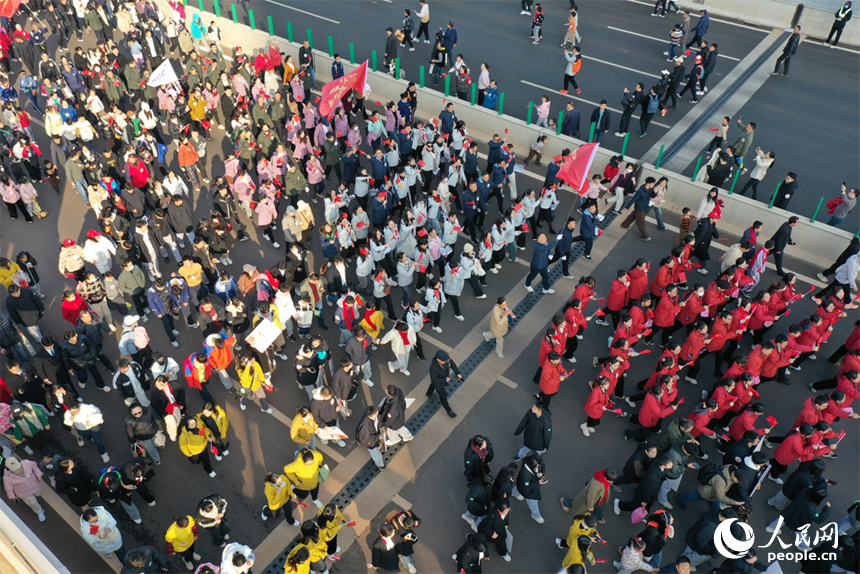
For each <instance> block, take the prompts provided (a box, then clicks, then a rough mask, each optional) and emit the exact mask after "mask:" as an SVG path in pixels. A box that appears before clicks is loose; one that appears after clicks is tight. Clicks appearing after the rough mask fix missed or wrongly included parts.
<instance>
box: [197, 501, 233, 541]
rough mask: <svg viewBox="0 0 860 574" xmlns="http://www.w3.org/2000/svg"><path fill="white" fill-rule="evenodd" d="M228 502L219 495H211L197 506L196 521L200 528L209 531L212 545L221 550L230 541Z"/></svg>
mask: <svg viewBox="0 0 860 574" xmlns="http://www.w3.org/2000/svg"><path fill="white" fill-rule="evenodd" d="M226 515H227V500H225V499H224V497H223V496H221V495H219V494H210V495H209V496H207V497H206V498H204V499H203V500H201V501H200V502H199V503H198V504H197V512H196V513H195V516H194V519H195V520H196V521H197V525H198V526H199V527H200V528H205V529H206V530H208V531H209V535H210V536H211V537H212V544H214V545H215V546H217V547H219V548H224V547H225V546H226V545H227V542H226V541H227V540H230V523H229V522H227V518H226Z"/></svg>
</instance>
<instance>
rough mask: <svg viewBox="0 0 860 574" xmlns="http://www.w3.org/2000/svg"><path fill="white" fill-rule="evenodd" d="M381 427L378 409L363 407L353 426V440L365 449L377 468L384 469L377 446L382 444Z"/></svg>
mask: <svg viewBox="0 0 860 574" xmlns="http://www.w3.org/2000/svg"><path fill="white" fill-rule="evenodd" d="M382 433H383V428H382V424H381V422H380V418H379V409H378V408H376V407H374V406H372V405H371V406H369V407H367V409H365V411H364V414H363V415H362V416H361V420H360V421H358V426H357V427H356V428H355V440H356V441H357V442H358V444H360V445H361V446H363V447H364V448H366V449H367V452H368V453H370V458H371V459H373V463H374V464H375V465H376V468H378V469H379V470H385V461H384V460H382V453H381V452H379V447H380V446H381V445H382Z"/></svg>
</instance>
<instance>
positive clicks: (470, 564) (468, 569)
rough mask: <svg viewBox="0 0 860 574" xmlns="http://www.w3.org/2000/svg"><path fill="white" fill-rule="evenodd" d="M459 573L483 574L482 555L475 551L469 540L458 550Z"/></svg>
mask: <svg viewBox="0 0 860 574" xmlns="http://www.w3.org/2000/svg"><path fill="white" fill-rule="evenodd" d="M456 558H457V571H458V572H465V573H466V574H481V573H482V572H483V570H482V569H481V562H482V560H483V559H482V558H481V553H480V552H478V551H477V550H475V548H474V547H473V546H472V543H471V542H470V541H468V540H466V542H465V543H464V544H463V546H461V547H460V549H459V550H457V554H456Z"/></svg>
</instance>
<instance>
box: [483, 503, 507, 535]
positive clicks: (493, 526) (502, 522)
mask: <svg viewBox="0 0 860 574" xmlns="http://www.w3.org/2000/svg"><path fill="white" fill-rule="evenodd" d="M506 524H507V520H506V518H505V517H504V516H502V515H500V514H499V510H498V509H497V508H496V507H495V506H494V507H493V508H492V509H491V510H490V511H489V512H488V513H487V517H486V518H484V519H483V520H482V521H481V524H479V525H478V533H479V534H483V535H484V537H485V538H486V539H487V542H489V541H490V540H494V538H493V534H496V535H497V536H496V538H495V539H499V538H501V539H502V540H504V539H505V537H506V536H507V533H506V531H505V526H506Z"/></svg>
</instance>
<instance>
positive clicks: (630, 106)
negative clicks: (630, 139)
mask: <svg viewBox="0 0 860 574" xmlns="http://www.w3.org/2000/svg"><path fill="white" fill-rule="evenodd" d="M644 90H645V84H643V83H642V82H639V83H638V84H636V88H634V89H633V91H632V92H631V91H630V90H628V89H627V88H624V93H623V94H622V96H621V99H622V102H621V104H622V105H621V122H620V123H619V124H618V131H617V132H615V136H616V137H619V138H623V137H624V134H626V133H627V130H628V129H629V127H630V118H632V117H633V112H635V111H636V108H638V107H639V106H640V105H642V100H643V99H644V98H645V91H644Z"/></svg>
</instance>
